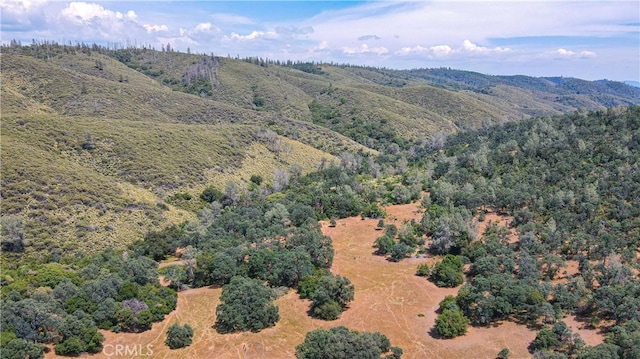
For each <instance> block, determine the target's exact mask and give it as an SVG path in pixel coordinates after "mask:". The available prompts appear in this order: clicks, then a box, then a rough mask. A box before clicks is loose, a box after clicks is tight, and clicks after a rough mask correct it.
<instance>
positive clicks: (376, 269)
mask: <svg viewBox="0 0 640 359" xmlns="http://www.w3.org/2000/svg"><path fill="white" fill-rule="evenodd" d="M386 210H387V213H388V214H389V216H388V218H387V219H385V222H386V223H387V224H392V223H393V224H396V225H397V226H398V227H399V226H400V225H402V223H403V221H404V220H411V219H412V218H414V219H416V220H419V219H420V217H421V214H420V213H418V212H417V205H416V204H410V205H397V206H390V207H387V208H386ZM377 222H378V221H377V220H373V219H365V220H362V219H360V218H359V217H357V218H347V219H342V220H337V225H336V226H335V227H334V228H330V227H329V226H328V223H323V224H322V230H323V232H324V233H325V234H327V235H329V236H331V237H332V238H333V245H334V248H335V252H336V253H335V259H334V264H333V267H332V272H334V273H336V274H340V275H343V276H346V277H348V278H349V279H350V280H351V281H352V282H353V284H354V285H355V289H356V292H355V300H354V301H353V302H352V303H351V307H350V308H349V309H348V310H347V311H346V312H345V313H343V314H342V316H341V317H340V318H339V319H338V320H335V321H331V322H326V321H321V320H316V319H312V318H310V317H309V316H308V315H307V314H306V311H307V310H308V309H309V304H310V303H309V301H307V300H301V299H299V298H298V295H297V294H296V292H295V291H289V292H288V293H287V294H286V295H284V296H283V297H281V298H279V299H278V300H276V305H277V306H278V307H279V311H280V317H281V319H280V321H279V322H278V324H277V325H276V326H275V327H273V328H269V329H265V330H263V331H261V332H259V333H238V334H226V335H221V334H218V333H217V332H216V331H215V330H214V329H213V328H212V325H213V323H214V322H215V307H216V305H218V303H219V297H220V293H221V289H210V288H199V289H191V290H187V291H184V292H180V293H179V294H178V306H177V308H176V310H175V311H173V312H172V313H171V314H169V315H168V316H167V318H166V319H165V320H164V321H162V322H160V323H155V324H154V325H153V327H152V329H151V330H149V331H147V332H144V333H140V334H130V333H120V334H115V333H111V332H104V335H105V337H106V340H105V343H104V344H105V348H106V349H108V351H106V352H105V353H100V354H97V355H93V356H92V357H94V358H123V357H140V358H142V357H151V358H212V359H213V358H216V359H218V358H238V359H245V358H246V359H249V358H295V346H296V345H297V344H299V343H301V342H302V341H303V340H304V336H305V334H306V333H307V332H308V331H310V330H313V329H317V328H331V327H334V326H338V325H344V326H347V327H349V328H351V329H355V330H359V331H379V332H381V333H383V334H385V335H387V336H388V337H389V339H390V340H391V343H392V345H396V346H400V347H402V349H403V350H404V353H405V354H404V355H403V358H406V359H411V358H416V359H422V358H491V359H493V358H495V356H496V354H497V353H498V352H499V351H500V350H501V349H502V348H505V347H508V348H509V349H510V351H511V358H529V357H531V355H530V354H529V353H528V352H527V349H526V347H527V345H528V344H529V343H530V342H531V341H532V340H533V339H534V338H535V332H534V331H531V330H529V329H527V328H526V327H524V326H520V325H516V324H514V323H511V322H505V323H502V324H500V325H498V326H496V327H490V328H470V329H469V332H468V333H467V334H466V335H465V336H463V337H459V338H455V339H450V340H441V339H434V338H432V337H431V336H430V335H429V331H430V330H431V329H432V328H433V325H434V322H435V318H436V313H435V311H436V309H437V308H438V303H439V302H440V301H441V300H442V299H443V298H444V297H445V296H446V295H447V294H452V295H455V294H456V293H457V289H447V288H437V287H436V286H435V285H433V284H432V283H430V282H429V281H427V280H426V279H424V278H421V277H417V276H415V271H416V266H417V264H418V263H421V262H429V261H431V259H430V258H421V259H417V258H412V259H406V260H403V261H401V262H400V263H390V262H388V261H386V260H385V259H384V258H381V257H378V256H374V255H373V254H372V253H373V251H374V248H372V244H373V241H374V240H375V238H376V237H378V236H380V235H382V233H381V232H380V231H376V230H375V227H376V225H377ZM175 322H178V323H180V324H184V323H189V325H191V326H192V327H193V329H194V333H195V334H194V338H193V344H192V345H191V346H189V347H187V348H183V349H178V350H169V349H168V347H167V346H166V345H164V340H165V337H166V334H165V333H166V330H167V328H168V327H169V326H170V325H172V324H173V323H175ZM116 345H122V346H125V345H127V346H128V348H129V350H130V352H129V355H120V356H118V355H114V350H115V349H116V348H117V347H116ZM147 345H149V347H147ZM148 348H150V350H151V352H150V351H149V350H148ZM131 350H138V352H136V354H138V355H131ZM108 354H111V355H108ZM122 354H126V353H125V352H124V351H123V352H122ZM147 354H151V355H147ZM46 357H47V358H54V357H56V356H55V355H53V354H52V353H49V354H48V355H47V356H46Z"/></svg>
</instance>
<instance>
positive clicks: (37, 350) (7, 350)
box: [0, 338, 44, 359]
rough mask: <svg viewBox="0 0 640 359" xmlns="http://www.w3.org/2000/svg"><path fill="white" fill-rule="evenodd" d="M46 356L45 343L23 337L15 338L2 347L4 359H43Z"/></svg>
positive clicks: (0, 349)
mask: <svg viewBox="0 0 640 359" xmlns="http://www.w3.org/2000/svg"><path fill="white" fill-rule="evenodd" d="M43 357H44V345H43V344H40V343H33V342H30V341H27V340H24V339H21V338H18V339H13V340H11V341H9V342H8V343H7V345H5V346H3V347H2V348H0V358H2V359H25V358H29V359H41V358H43Z"/></svg>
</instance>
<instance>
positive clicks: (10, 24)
mask: <svg viewBox="0 0 640 359" xmlns="http://www.w3.org/2000/svg"><path fill="white" fill-rule="evenodd" d="M46 3H47V1H46V0H32V1H0V12H1V13H2V21H1V24H2V29H3V30H4V29H12V28H16V27H19V28H21V27H24V26H29V25H34V24H35V23H40V22H42V21H43V18H44V13H43V10H42V9H43V7H44V5H46Z"/></svg>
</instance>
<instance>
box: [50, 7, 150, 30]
mask: <svg viewBox="0 0 640 359" xmlns="http://www.w3.org/2000/svg"><path fill="white" fill-rule="evenodd" d="M61 14H62V16H64V17H66V18H67V19H69V20H71V21H73V22H75V23H76V24H78V25H85V24H89V23H90V22H93V21H95V20H100V21H107V22H118V21H122V20H132V21H133V20H135V19H136V18H137V17H138V16H137V15H136V13H135V12H134V11H131V10H129V11H128V12H127V13H126V14H123V13H121V12H119V11H111V10H108V9H105V8H104V7H103V6H102V5H99V4H95V3H86V2H72V3H69V5H68V6H67V7H66V8H64V9H63V10H62V12H61Z"/></svg>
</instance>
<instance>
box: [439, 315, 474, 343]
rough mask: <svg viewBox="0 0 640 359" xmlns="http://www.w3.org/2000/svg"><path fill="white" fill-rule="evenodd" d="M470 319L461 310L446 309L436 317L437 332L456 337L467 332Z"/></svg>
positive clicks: (446, 336)
mask: <svg viewBox="0 0 640 359" xmlns="http://www.w3.org/2000/svg"><path fill="white" fill-rule="evenodd" d="M468 326H469V319H467V317H465V316H464V314H462V311H460V310H451V309H445V310H443V311H442V313H440V315H438V318H436V327H435V328H436V332H437V333H438V335H440V336H442V337H444V338H455V337H457V336H460V335H463V334H464V333H466V332H467V327H468Z"/></svg>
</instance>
